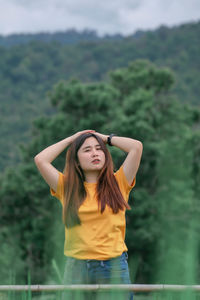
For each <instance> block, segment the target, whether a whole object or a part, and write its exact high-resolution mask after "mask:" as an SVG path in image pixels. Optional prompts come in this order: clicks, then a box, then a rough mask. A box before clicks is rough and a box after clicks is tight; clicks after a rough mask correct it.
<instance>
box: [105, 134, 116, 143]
mask: <svg viewBox="0 0 200 300" xmlns="http://www.w3.org/2000/svg"><path fill="white" fill-rule="evenodd" d="M113 136H116V134H114V133H111V134H110V135H109V136H108V138H107V143H108V145H109V146H113V145H112V143H111V139H112V137H113Z"/></svg>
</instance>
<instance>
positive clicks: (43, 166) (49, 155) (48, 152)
mask: <svg viewBox="0 0 200 300" xmlns="http://www.w3.org/2000/svg"><path fill="white" fill-rule="evenodd" d="M92 131H93V130H84V131H80V132H77V133H76V134H74V135H72V136H70V137H67V138H65V139H63V140H62V141H60V142H58V143H56V144H53V145H51V146H49V147H47V148H45V149H44V150H42V151H41V152H40V153H38V154H37V155H36V156H35V157H34V161H35V164H36V166H37V168H38V170H39V172H40V173H41V175H42V177H43V178H44V180H45V181H46V182H47V184H48V185H49V186H50V187H51V188H52V189H53V190H54V191H56V189H57V184H58V178H59V173H58V170H57V169H56V168H55V167H54V166H53V165H52V164H51V163H52V161H53V160H54V159H56V157H57V156H58V155H59V154H60V153H61V152H62V151H64V149H65V148H67V146H69V145H70V144H71V143H72V142H73V141H74V140H75V139H76V138H77V137H78V136H79V135H81V134H83V133H87V132H92Z"/></svg>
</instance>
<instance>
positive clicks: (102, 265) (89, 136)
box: [35, 130, 143, 300]
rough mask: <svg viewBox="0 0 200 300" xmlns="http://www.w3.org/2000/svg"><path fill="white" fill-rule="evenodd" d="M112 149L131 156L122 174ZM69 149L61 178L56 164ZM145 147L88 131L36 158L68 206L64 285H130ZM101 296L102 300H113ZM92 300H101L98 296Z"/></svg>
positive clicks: (55, 193)
mask: <svg viewBox="0 0 200 300" xmlns="http://www.w3.org/2000/svg"><path fill="white" fill-rule="evenodd" d="M106 144H108V145H109V146H115V147H118V148H120V149H121V150H123V151H125V152H127V153H128V154H127V156H126V159H125V161H124V162H123V165H122V166H121V167H120V168H119V170H118V171H117V172H116V173H113V163H112V158H111V156H110V153H109V151H108V149H107V147H106ZM68 146H70V147H69V149H68V151H67V156H66V165H65V168H64V171H63V173H61V172H59V171H58V170H57V169H56V168H55V167H54V166H53V165H52V164H51V163H52V161H53V160H54V159H55V158H56V157H57V156H58V155H59V154H60V153H61V152H62V151H63V150H65V149H66V147H68ZM142 148H143V147H142V143H141V142H140V141H137V140H134V139H131V138H126V137H119V136H115V135H113V134H111V135H110V136H108V135H104V134H100V133H98V132H95V131H94V130H84V131H81V132H78V133H76V134H74V135H72V136H70V137H67V138H65V139H64V140H62V141H60V142H58V143H56V144H54V145H52V146H49V147H47V148H46V149H44V150H43V151H42V152H40V153H39V154H37V155H36V156H35V163H36V165H37V167H38V169H39V171H40V173H41V175H42V176H43V178H44V179H45V181H46V182H47V183H48V185H49V186H50V188H51V194H52V195H53V196H55V197H57V198H58V199H59V200H60V202H61V204H62V207H63V222H64V224H65V246H64V254H65V255H66V267H65V274H64V281H63V283H64V284H113V283H115V284H129V283H130V278H129V269H128V263H127V258H128V254H127V250H128V249H127V247H126V244H125V242H124V240H125V229H126V220H125V211H126V209H130V206H129V204H128V197H129V193H130V191H131V189H132V188H133V187H134V185H135V177H136V173H137V171H138V168H139V164H140V160H141V155H142ZM118 293H119V292H118ZM100 294H101V295H103V298H102V299H110V298H105V294H104V293H100ZM67 295H68V297H67ZM69 295H70V296H69ZM89 295H91V293H90V294H87V295H86V298H85V299H90V298H89ZM123 295H124V294H123ZM97 296H98V295H97ZM63 299H73V294H70V293H69V292H66V293H64V294H63ZM91 299H96V298H95V293H93V295H92V298H91ZM98 299H99V298H98ZM122 299H127V300H128V299H133V293H131V292H126V297H124V296H123V298H122Z"/></svg>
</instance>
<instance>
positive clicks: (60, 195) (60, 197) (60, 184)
mask: <svg viewBox="0 0 200 300" xmlns="http://www.w3.org/2000/svg"><path fill="white" fill-rule="evenodd" d="M50 192H51V195H52V196H53V197H56V198H57V199H58V200H60V202H61V203H63V199H64V174H63V173H61V172H59V178H58V184H57V189H56V191H54V190H53V189H52V188H50Z"/></svg>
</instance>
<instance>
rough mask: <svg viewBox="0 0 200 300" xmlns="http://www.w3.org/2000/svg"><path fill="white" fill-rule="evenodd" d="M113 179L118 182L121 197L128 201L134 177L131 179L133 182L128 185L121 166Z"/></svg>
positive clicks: (133, 184)
mask: <svg viewBox="0 0 200 300" xmlns="http://www.w3.org/2000/svg"><path fill="white" fill-rule="evenodd" d="M115 178H116V180H117V182H118V185H119V188H120V191H121V193H122V195H123V196H124V198H125V200H127V201H128V196H129V193H130V191H131V190H132V188H133V187H134V186H135V184H136V177H135V178H134V179H133V182H132V184H131V185H130V184H129V183H128V181H127V178H126V175H125V174H124V170H123V166H121V167H120V169H119V170H118V171H117V172H116V173H115Z"/></svg>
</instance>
